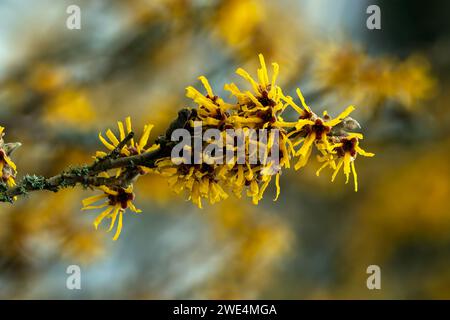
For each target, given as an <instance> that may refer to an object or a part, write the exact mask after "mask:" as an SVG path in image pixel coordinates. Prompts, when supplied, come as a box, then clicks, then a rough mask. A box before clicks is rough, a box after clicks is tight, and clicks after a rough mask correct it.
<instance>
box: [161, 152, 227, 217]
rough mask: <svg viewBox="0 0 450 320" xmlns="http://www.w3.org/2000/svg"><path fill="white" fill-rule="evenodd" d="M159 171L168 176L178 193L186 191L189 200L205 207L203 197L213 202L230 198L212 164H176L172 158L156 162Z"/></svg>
mask: <svg viewBox="0 0 450 320" xmlns="http://www.w3.org/2000/svg"><path fill="white" fill-rule="evenodd" d="M156 167H157V171H158V172H159V173H160V174H161V175H163V176H164V177H167V178H168V182H169V186H170V188H171V189H172V190H173V191H175V192H176V193H182V192H186V193H187V196H188V200H191V201H192V203H194V204H196V205H197V206H198V207H199V208H200V209H201V208H202V207H203V205H202V198H204V199H208V200H209V202H210V203H211V204H214V203H216V202H219V201H221V200H223V199H226V198H228V194H227V193H226V192H225V191H224V190H223V188H222V187H221V185H220V183H218V181H217V180H216V174H215V168H214V167H213V166H211V165H207V164H201V165H186V164H180V165H175V164H174V163H173V162H172V160H171V159H170V158H163V159H160V160H158V161H157V162H156Z"/></svg>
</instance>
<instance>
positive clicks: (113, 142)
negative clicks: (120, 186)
mask: <svg viewBox="0 0 450 320" xmlns="http://www.w3.org/2000/svg"><path fill="white" fill-rule="evenodd" d="M117 126H118V128H119V137H117V136H116V135H115V134H114V133H113V132H112V131H111V129H108V130H107V131H106V137H107V138H108V140H109V141H108V140H107V139H105V138H104V137H103V136H102V134H101V133H99V135H98V137H99V139H100V141H101V142H102V143H103V145H104V146H105V147H106V148H107V149H108V150H109V151H113V150H114V149H115V148H116V147H117V146H118V145H119V143H120V142H121V141H123V140H124V139H125V138H126V135H127V134H129V133H130V132H132V131H133V129H132V126H131V118H130V117H127V118H126V119H125V126H124V123H123V122H122V121H118V122H117ZM153 127H154V126H153V125H152V124H147V125H145V126H144V132H143V133H142V136H141V138H140V139H139V141H135V139H134V138H132V139H131V140H130V141H129V142H128V143H127V144H126V145H124V146H123V148H122V149H121V150H120V156H122V157H129V156H132V155H137V154H142V153H145V152H152V151H155V150H157V149H158V148H159V145H157V144H153V145H151V146H147V144H148V139H149V137H150V133H151V131H152V129H153ZM106 155H107V153H106V152H103V151H97V152H96V154H95V158H97V159H101V158H104V157H105V156H106ZM139 168H140V169H141V170H142V171H143V173H147V172H148V171H149V169H148V168H145V167H139ZM120 174H121V170H120V169H119V170H118V172H117V176H119V175H120Z"/></svg>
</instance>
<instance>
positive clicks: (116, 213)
mask: <svg viewBox="0 0 450 320" xmlns="http://www.w3.org/2000/svg"><path fill="white" fill-rule="evenodd" d="M98 189H100V190H102V191H103V194H100V195H97V196H92V197H89V198H86V199H84V200H83V201H82V203H83V208H82V210H96V209H102V208H106V209H105V210H104V211H103V212H102V213H100V215H98V217H97V218H96V219H95V221H94V226H95V229H97V228H98V226H99V225H100V223H101V222H102V220H103V219H104V218H106V217H108V218H110V219H111V223H110V226H109V229H108V232H109V231H111V230H112V229H113V227H114V225H115V223H116V221H117V228H116V233H115V234H114V237H113V240H117V239H118V238H119V236H120V232H121V231H122V224H123V214H124V212H125V210H126V209H128V208H129V209H130V210H131V211H133V212H136V213H140V212H141V210H138V209H136V207H135V206H134V204H133V200H134V193H133V185H130V186H129V187H127V188H122V187H114V188H108V187H107V186H100V187H98ZM103 199H106V201H105V202H103V203H102V204H100V205H93V204H94V203H95V202H98V201H100V200H103ZM117 218H118V219H117Z"/></svg>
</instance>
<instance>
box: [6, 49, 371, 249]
mask: <svg viewBox="0 0 450 320" xmlns="http://www.w3.org/2000/svg"><path fill="white" fill-rule="evenodd" d="M259 62H260V67H259V68H258V70H257V76H256V77H252V76H251V75H250V74H249V73H248V72H247V71H245V70H244V69H242V68H239V69H237V71H236V73H237V74H238V75H239V76H240V77H242V78H243V79H244V80H245V81H246V82H248V88H240V87H238V86H237V85H236V84H235V83H229V84H226V85H225V86H224V89H225V90H227V91H228V92H230V96H231V97H232V98H233V100H232V101H226V100H225V99H223V98H221V97H219V96H218V95H216V94H215V93H214V91H213V89H212V88H211V86H210V84H209V82H208V80H207V79H206V77H204V76H201V77H199V80H200V82H201V83H202V84H203V87H204V89H205V93H202V92H200V91H199V90H197V89H195V88H194V87H191V86H190V87H188V88H187V89H186V95H187V97H189V98H190V99H192V100H193V101H194V102H195V104H196V105H197V106H196V107H195V108H187V109H183V110H182V111H180V113H179V116H178V118H177V119H176V120H175V121H174V122H172V124H171V125H170V127H169V128H168V130H167V131H166V133H165V135H163V136H160V137H159V138H158V139H157V140H156V141H158V142H157V143H154V144H152V143H150V144H149V140H150V134H151V131H152V129H153V125H150V124H147V125H145V126H144V129H143V133H142V135H141V137H140V139H139V140H135V139H134V132H133V129H132V126H131V119H130V117H128V118H126V119H125V122H122V121H119V122H118V123H117V126H118V133H117V134H116V133H114V132H113V131H112V130H110V129H108V130H107V131H106V132H105V136H104V135H103V134H102V133H100V134H99V139H100V141H101V142H102V144H103V145H104V146H105V148H106V150H105V151H97V152H96V154H95V156H94V159H95V163H94V165H93V166H91V167H88V168H87V169H86V170H87V172H85V173H84V174H85V176H84V177H82V179H81V178H80V176H79V174H80V172H78V171H74V170H72V171H71V173H72V176H71V177H72V179H74V180H73V181H72V182H71V183H72V184H71V185H75V184H76V183H83V184H85V185H87V186H90V187H93V188H96V189H98V190H99V191H101V194H99V195H95V196H92V197H89V198H87V199H84V200H83V210H98V209H103V211H102V212H101V213H100V215H99V216H98V217H97V219H96V220H95V222H94V225H95V228H97V227H98V226H99V225H100V223H101V222H102V221H103V220H104V219H105V218H109V219H110V227H109V231H111V230H112V229H113V228H114V227H116V232H115V235H114V237H113V239H114V240H116V239H117V238H118V237H119V235H120V233H121V230H122V224H123V214H124V213H125V212H126V210H127V209H130V210H131V211H132V212H135V213H138V212H140V210H138V209H136V207H135V205H134V204H133V200H134V198H135V196H134V193H133V183H134V182H135V181H136V180H137V179H138V178H139V177H140V176H142V175H146V174H148V173H150V172H151V173H154V174H159V175H161V176H162V177H165V178H167V180H168V183H169V185H170V187H171V188H172V189H173V191H175V192H176V193H182V194H185V196H186V197H187V199H188V200H190V201H192V202H193V203H194V204H195V205H197V206H198V207H199V208H202V206H203V201H208V202H209V203H211V204H214V203H217V202H219V201H221V200H224V199H226V198H228V197H229V194H230V193H233V194H234V195H235V196H236V197H237V198H241V197H242V194H245V195H246V196H248V197H249V198H251V200H252V202H253V203H254V204H258V203H259V201H260V200H261V199H262V198H263V196H264V193H265V191H266V189H267V188H268V186H269V184H270V183H271V182H272V181H273V180H274V181H275V187H276V195H275V197H274V201H275V200H277V199H278V196H279V194H280V176H281V174H282V172H283V170H285V169H289V168H291V162H294V163H295V164H294V165H293V167H294V168H295V170H299V169H301V168H303V167H304V166H306V164H307V163H308V162H309V160H310V159H311V155H312V152H313V149H316V150H317V153H318V160H319V162H321V163H322V166H321V167H320V169H319V170H318V171H317V175H319V173H320V171H322V170H323V169H325V168H330V169H331V170H332V171H333V173H332V175H331V179H332V181H334V179H335V177H336V175H337V174H338V173H339V171H340V170H341V168H343V172H344V175H345V176H346V182H348V181H349V177H350V175H351V174H353V176H354V184H355V191H357V190H358V183H357V174H356V168H355V160H356V157H357V155H362V156H367V157H371V156H373V154H372V153H367V152H365V151H364V150H363V149H361V147H360V146H359V143H360V140H361V139H362V138H363V136H362V134H360V133H354V132H350V131H352V130H354V129H356V128H359V127H360V126H359V124H358V122H357V121H356V120H354V119H352V118H350V117H349V115H350V113H351V112H352V111H353V110H354V109H355V108H354V107H353V106H349V107H347V108H346V109H345V110H344V111H343V112H342V113H341V114H339V115H338V116H337V117H331V116H330V115H329V114H328V113H327V112H326V111H325V112H324V113H323V114H322V116H318V115H317V114H316V113H314V111H313V110H312V109H311V108H310V107H309V106H308V105H307V104H306V102H305V98H304V97H303V95H302V92H301V91H300V89H297V90H296V93H297V95H298V98H299V99H300V103H299V104H297V103H296V102H294V99H293V98H292V97H290V96H289V95H286V94H284V93H283V90H282V89H281V87H280V86H279V85H278V84H277V78H278V74H279V69H280V68H279V66H278V64H277V63H272V65H271V66H272V72H271V74H269V72H268V68H267V66H266V62H265V60H264V57H263V55H261V54H260V55H259ZM198 129H199V130H200V132H207V131H214V132H215V133H217V135H211V136H208V137H205V136H204V135H203V134H201V135H202V137H200V140H198V139H197V138H198V135H199V133H198ZM211 129H213V130H211ZM176 130H184V131H185V132H187V133H188V135H189V137H188V138H187V140H188V141H187V143H186V144H183V145H182V148H180V150H182V151H183V157H178V156H174V150H176V149H177V148H178V145H176V144H175V143H174V142H175V140H174V133H175V131H176ZM230 131H232V132H233V133H236V132H239V133H240V134H242V136H243V137H244V139H243V140H241V141H242V143H241V145H239V144H237V143H236V141H238V140H239V137H238V136H236V135H231V136H230V134H229V132H230ZM192 133H193V136H192V135H191V134H192ZM0 134H1V135H2V136H3V128H0ZM198 141H200V142H198ZM198 144H200V149H197V147H198ZM196 146H197V147H196ZM210 146H214V147H215V148H214V152H211V153H209V154H208V153H205V152H204V150H206V149H208V148H209V147H210ZM220 154H221V155H222V156H223V155H226V161H225V162H223V161H217V160H218V159H220V158H221V156H220ZM186 155H187V158H186ZM229 155H231V156H230V157H229ZM149 159H150V160H151V161H149ZM196 159H200V161H196ZM191 160H193V161H191ZM0 165H1V167H0V169H1V170H0V173H1V176H0V177H1V178H2V179H3V181H6V182H7V183H8V184H9V185H10V186H12V185H14V177H15V173H16V168H15V165H14V163H13V162H12V161H11V160H10V159H9V151H8V145H5V144H3V140H1V144H0ZM90 170H91V171H90ZM83 172H84V171H83V170H81V174H83ZM66 178H67V175H65V176H64V175H62V176H60V177H58V179H53V180H51V181H46V182H47V185H46V186H47V189H48V190H52V191H54V190H55V189H54V188H55V186H54V185H53V184H52V183H54V182H55V181H64V182H65V183H66V180H64V179H66ZM74 181H75V182H74ZM77 181H78V182H77ZM87 181H95V183H89V182H87ZM69 185H70V184H69ZM65 186H67V184H65ZM56 187H58V186H56ZM102 200H103V201H104V202H102V203H101V204H96V203H97V202H98V201H102Z"/></svg>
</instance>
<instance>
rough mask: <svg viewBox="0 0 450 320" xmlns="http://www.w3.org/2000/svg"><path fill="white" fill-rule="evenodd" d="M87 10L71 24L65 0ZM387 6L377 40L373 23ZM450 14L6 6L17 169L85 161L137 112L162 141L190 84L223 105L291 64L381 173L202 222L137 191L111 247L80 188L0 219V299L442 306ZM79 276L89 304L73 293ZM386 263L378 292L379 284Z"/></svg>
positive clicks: (294, 188)
mask: <svg viewBox="0 0 450 320" xmlns="http://www.w3.org/2000/svg"><path fill="white" fill-rule="evenodd" d="M71 4H76V5H78V6H79V7H80V8H81V21H82V28H81V30H68V29H67V28H66V19H67V17H68V16H69V15H68V14H67V13H66V8H67V6H69V5H71ZM371 4H377V5H379V6H380V8H381V26H382V29H381V30H368V29H367V28H366V19H367V17H368V16H369V15H368V14H366V9H367V7H368V6H369V5H371ZM449 9H450V2H444V1H439V0H428V1H410V0H396V1H387V0H385V1H375V0H371V1H352V0H339V1H335V0H308V1H306V0H305V1H300V0H299V1H294V0H291V1H289V0H280V1H269V0H267V1H262V0H212V1H206V0H147V1H146V0H127V1H119V0H109V1H108V0H104V1H101V0H98V1H87V0H86V1H81V0H78V1H76V0H70V1H65V0H64V1H50V0H35V1H31V0H14V1H12V0H2V1H1V2H0V125H2V126H4V127H6V128H7V131H6V132H7V136H6V140H7V141H10V142H11V141H20V142H22V144H23V146H22V147H21V148H20V150H18V151H17V152H16V153H15V154H14V157H13V159H14V161H15V162H16V163H17V165H18V168H19V170H20V172H19V176H22V175H23V174H26V173H36V174H40V175H46V176H50V175H54V174H57V173H58V172H60V171H61V170H62V169H63V168H65V167H67V166H69V165H71V164H72V165H74V164H83V163H89V162H91V161H92V158H91V155H92V154H93V153H94V152H95V150H98V149H101V146H100V142H99V141H98V138H97V134H98V132H99V131H101V130H105V129H106V128H114V127H115V123H116V121H117V120H121V119H123V118H124V117H126V116H128V115H130V116H131V117H132V118H133V119H134V126H135V128H142V126H143V125H144V124H145V123H148V122H152V123H154V124H155V128H156V131H154V132H153V134H152V135H153V138H155V137H156V136H157V135H158V134H160V133H163V132H164V131H165V129H166V127H167V125H168V123H170V121H171V120H172V119H173V118H174V117H175V116H176V114H177V110H179V109H181V108H182V107H185V106H193V103H192V102H190V101H189V100H188V99H187V98H185V97H184V92H185V91H184V88H185V87H186V86H188V85H195V86H196V87H197V88H199V84H198V81H197V79H196V78H197V77H198V76H199V75H206V76H207V77H208V78H209V79H210V81H211V83H212V84H213V87H214V89H215V91H216V92H218V93H219V94H222V95H224V97H227V95H226V94H225V93H224V91H223V89H222V88H223V85H224V84H225V83H228V82H231V81H238V79H237V76H236V75H235V74H234V71H235V70H236V68H237V67H243V68H245V69H247V70H249V71H253V70H256V65H257V54H258V53H263V54H264V56H265V57H266V61H268V62H272V61H276V62H278V63H279V64H280V68H281V69H280V85H281V87H282V88H283V89H284V91H285V93H289V94H291V95H293V93H294V92H295V88H296V87H297V86H299V87H301V88H302V90H303V91H304V94H305V96H306V99H307V101H308V102H309V103H308V104H309V105H310V106H312V108H313V109H314V110H315V111H316V112H322V111H323V110H325V109H327V110H328V111H329V112H330V113H331V114H333V115H336V114H337V113H338V112H339V111H341V110H343V108H344V107H346V106H347V105H348V104H355V105H356V106H357V107H358V109H357V111H356V112H355V114H354V118H356V119H358V121H359V122H360V123H361V125H362V128H363V129H362V131H363V132H364V134H365V140H364V141H363V142H364V143H363V147H364V148H365V149H366V150H367V151H370V152H375V153H376V156H375V157H374V158H372V159H364V158H361V159H360V160H358V161H357V162H356V165H357V167H358V171H359V180H360V188H359V189H360V191H359V192H358V193H355V192H354V191H353V187H352V186H351V185H345V184H344V180H343V178H342V177H340V178H339V179H337V181H335V183H331V182H330V181H329V176H327V175H326V174H323V175H321V176H320V177H316V176H315V171H316V170H317V169H318V167H319V166H320V165H319V163H317V162H314V161H311V163H310V164H309V165H308V166H307V167H306V168H304V169H302V170H301V171H298V172H295V171H292V172H285V174H284V175H283V179H281V189H282V193H281V195H280V198H279V200H278V201H277V202H273V201H272V194H274V190H273V189H272V190H269V191H267V193H266V197H265V199H264V201H263V202H262V203H261V204H260V205H259V206H253V205H252V204H251V203H250V200H248V199H245V200H244V199H242V200H239V201H238V200H236V199H233V198H230V199H228V200H226V201H224V202H223V203H220V204H218V205H214V206H207V207H205V208H204V209H203V210H200V209H197V208H196V207H194V205H192V204H191V203H190V202H185V201H184V200H183V199H182V198H180V197H179V196H177V195H175V194H173V193H172V191H171V190H170V189H169V188H168V187H167V184H166V181H165V180H164V179H162V178H160V177H158V176H152V175H150V176H147V177H144V178H141V179H140V180H139V182H138V183H137V185H136V186H135V187H136V188H135V190H136V192H137V201H136V205H137V207H138V208H141V209H142V210H143V212H144V213H143V214H141V215H131V214H127V215H126V216H125V223H124V229H123V231H122V235H121V237H120V239H119V240H118V241H116V242H113V241H112V240H111V234H108V233H106V232H105V230H104V229H101V230H99V231H95V230H94V228H93V226H92V221H93V219H94V217H95V216H96V214H95V212H89V213H88V212H81V210H80V208H81V203H80V201H81V199H82V198H83V197H87V196H90V195H93V194H94V193H93V192H92V191H87V190H82V189H81V188H77V189H69V190H65V191H63V192H60V193H58V194H52V193H34V194H32V195H29V196H27V197H25V198H23V199H21V200H20V201H18V202H17V203H15V204H14V206H12V205H9V204H1V205H0V297H1V298H6V299H30V298H37V299H48V298H60V299H80V298H85V299H105V298H112V299H178V298H180V299H181V298H182V299H258V298H263V299H315V298H318V299H330V298H337V299H346V298H356V299H363V298H364V299H380V298H387V299H410V298H450V210H449V208H450V205H449V203H448V196H449V191H450V182H449V178H450V168H449V166H448V163H449V156H450V138H449V128H450V112H449V108H448V104H449V102H450V93H449V92H450V90H449V89H450V82H449V80H450V79H449V77H450V54H449V53H450V38H449V35H450V33H449V31H450V21H449V19H448V12H449ZM73 264H75V265H79V266H80V267H81V272H82V290H68V289H66V278H67V276H68V275H67V274H66V268H67V266H69V265H73ZM373 264H375V265H378V266H380V268H381V274H382V278H381V279H382V289H381V290H368V289H367V287H366V279H367V277H368V275H367V274H366V268H367V267H368V266H369V265H373Z"/></svg>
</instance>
